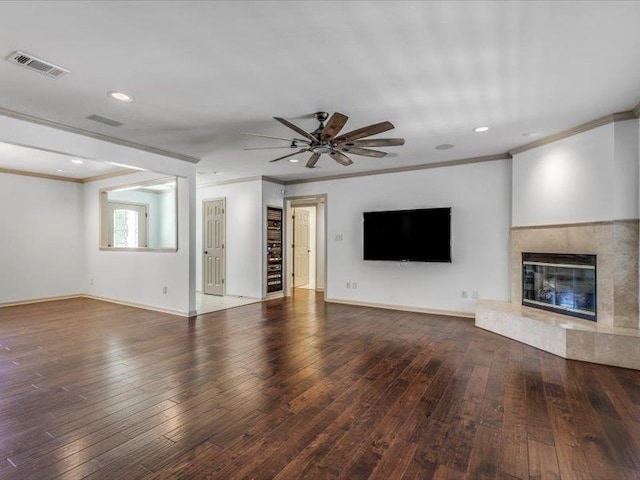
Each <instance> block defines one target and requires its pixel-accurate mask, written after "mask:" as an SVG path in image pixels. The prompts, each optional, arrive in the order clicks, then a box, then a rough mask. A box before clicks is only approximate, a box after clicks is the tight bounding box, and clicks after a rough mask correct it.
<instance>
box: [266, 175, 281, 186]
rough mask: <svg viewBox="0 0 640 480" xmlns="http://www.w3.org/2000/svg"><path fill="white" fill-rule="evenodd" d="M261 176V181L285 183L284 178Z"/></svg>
mask: <svg viewBox="0 0 640 480" xmlns="http://www.w3.org/2000/svg"><path fill="white" fill-rule="evenodd" d="M261 178H262V181H263V182H270V183H275V184H276V185H286V183H285V181H284V180H278V179H277V178H274V177H267V176H265V175H263V176H262V177H261Z"/></svg>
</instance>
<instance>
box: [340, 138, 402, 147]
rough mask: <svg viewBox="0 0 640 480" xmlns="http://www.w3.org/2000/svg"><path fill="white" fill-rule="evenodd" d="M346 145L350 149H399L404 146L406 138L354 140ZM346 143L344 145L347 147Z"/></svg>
mask: <svg viewBox="0 0 640 480" xmlns="http://www.w3.org/2000/svg"><path fill="white" fill-rule="evenodd" d="M345 143H346V145H347V146H349V147H351V146H353V147H397V146H398V145H404V138H371V139H369V140H354V141H353V142H349V141H347V142H345ZM345 143H343V144H342V145H345ZM351 144H353V145H351Z"/></svg>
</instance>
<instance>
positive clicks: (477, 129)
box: [473, 127, 489, 133]
mask: <svg viewBox="0 0 640 480" xmlns="http://www.w3.org/2000/svg"><path fill="white" fill-rule="evenodd" d="M487 130H489V127H476V128H474V129H473V131H474V132H476V133H482V132H486V131H487Z"/></svg>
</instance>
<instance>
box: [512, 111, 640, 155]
mask: <svg viewBox="0 0 640 480" xmlns="http://www.w3.org/2000/svg"><path fill="white" fill-rule="evenodd" d="M638 109H640V105H638V106H637V107H636V108H635V109H634V110H629V111H626V112H618V113H612V114H611V115H605V116H604V117H600V118H596V119H595V120H591V121H590V122H587V123H583V124H582V125H578V126H577V127H573V128H570V129H569V130H565V131H564V132H560V133H555V134H553V135H549V136H548V137H545V138H541V139H540V140H536V141H534V142H531V143H527V144H525V145H521V146H519V147H516V148H513V149H511V150H509V153H510V154H511V156H513V155H517V154H519V153H522V152H526V151H527V150H532V149H534V148H538V147H542V146H543V145H547V144H549V143H553V142H557V141H558V140H563V139H565V138H568V137H572V136H574V135H577V134H579V133H583V132H587V131H589V130H593V129H594V128H598V127H602V126H604V125H608V124H610V123H615V122H623V121H625V120H634V119H636V118H638V117H639V116H640V115H638V113H637V110H638Z"/></svg>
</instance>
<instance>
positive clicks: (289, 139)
mask: <svg viewBox="0 0 640 480" xmlns="http://www.w3.org/2000/svg"><path fill="white" fill-rule="evenodd" d="M242 135H251V136H252V137H261V138H272V139H274V140H284V141H285V142H289V143H291V142H292V141H294V140H295V141H296V142H307V140H297V139H295V138H282V137H272V136H270V135H261V134H259V133H247V132H242Z"/></svg>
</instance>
